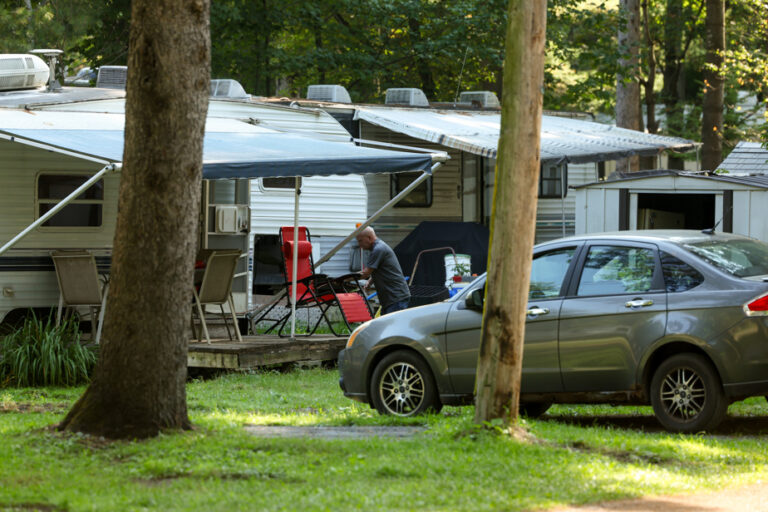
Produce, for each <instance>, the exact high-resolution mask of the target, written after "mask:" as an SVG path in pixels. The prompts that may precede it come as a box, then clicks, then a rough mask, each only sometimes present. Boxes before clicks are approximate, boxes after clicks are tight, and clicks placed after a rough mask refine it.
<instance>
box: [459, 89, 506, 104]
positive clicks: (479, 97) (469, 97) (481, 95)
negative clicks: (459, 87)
mask: <svg viewBox="0 0 768 512" xmlns="http://www.w3.org/2000/svg"><path fill="white" fill-rule="evenodd" d="M459 104H462V105H475V104H477V105H479V106H481V107H485V108H499V107H500V106H501V105H500V104H499V98H498V97H497V96H496V93H494V92H491V91H464V92H463V93H461V94H460V95H459Z"/></svg>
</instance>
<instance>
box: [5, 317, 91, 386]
mask: <svg viewBox="0 0 768 512" xmlns="http://www.w3.org/2000/svg"><path fill="white" fill-rule="evenodd" d="M95 363H96V354H95V353H94V352H93V351H92V350H91V349H89V348H87V347H85V346H83V345H82V344H81V343H80V331H79V325H78V322H77V321H74V320H67V321H64V322H62V323H61V325H59V326H56V325H54V321H53V319H52V317H50V316H49V317H48V318H47V319H45V320H44V319H42V318H38V317H37V316H36V315H31V316H30V317H28V318H27V319H26V320H25V321H24V324H23V325H22V326H21V327H19V328H18V329H16V330H15V331H13V332H12V333H11V334H9V335H7V336H5V337H4V338H3V339H2V340H1V341H0V384H11V385H16V386H74V385H77V384H80V383H82V382H87V381H88V376H89V375H90V372H91V370H92V369H93V366H94V364H95Z"/></svg>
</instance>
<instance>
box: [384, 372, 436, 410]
mask: <svg viewBox="0 0 768 512" xmlns="http://www.w3.org/2000/svg"><path fill="white" fill-rule="evenodd" d="M424 393H425V389H424V376H423V375H422V374H421V372H420V371H419V370H418V369H417V368H416V367H415V366H413V365H412V364H410V363H407V362H404V361H400V362H396V363H394V364H392V365H390V366H388V367H387V369H386V370H384V373H383V374H382V376H381V379H380V380H379V397H380V398H381V401H382V403H383V405H384V407H386V408H387V410H388V411H389V412H390V413H391V414H395V415H398V416H410V415H412V414H414V413H415V412H416V411H417V410H418V409H419V407H420V406H421V404H422V402H423V400H424Z"/></svg>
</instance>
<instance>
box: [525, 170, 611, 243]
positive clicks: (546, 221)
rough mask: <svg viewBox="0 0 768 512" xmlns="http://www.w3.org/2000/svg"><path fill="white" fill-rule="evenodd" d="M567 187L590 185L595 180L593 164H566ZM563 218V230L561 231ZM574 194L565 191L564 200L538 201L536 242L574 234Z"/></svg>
mask: <svg viewBox="0 0 768 512" xmlns="http://www.w3.org/2000/svg"><path fill="white" fill-rule="evenodd" d="M567 172H568V177H567V183H568V186H569V187H571V186H579V185H586V184H587V183H592V182H594V181H595V180H596V179H597V167H596V165H595V164H594V163H587V164H568V170H567ZM563 217H565V230H563ZM575 217H576V194H575V193H574V190H570V189H569V190H567V191H566V196H565V199H562V200H561V199H539V200H538V207H537V210H536V242H537V243H539V242H545V241H547V240H554V239H555V238H560V237H562V236H567V235H573V234H574V232H575Z"/></svg>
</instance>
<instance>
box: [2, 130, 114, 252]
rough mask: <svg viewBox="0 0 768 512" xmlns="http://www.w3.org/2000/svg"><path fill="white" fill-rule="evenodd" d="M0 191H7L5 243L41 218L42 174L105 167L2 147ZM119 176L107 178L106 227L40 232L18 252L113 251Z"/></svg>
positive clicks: (22, 147)
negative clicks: (39, 186) (38, 187)
mask: <svg viewBox="0 0 768 512" xmlns="http://www.w3.org/2000/svg"><path fill="white" fill-rule="evenodd" d="M0 161H2V162H4V163H3V167H2V172H1V173H0V190H3V215H2V216H0V239H1V240H2V241H3V243H5V242H7V241H9V240H10V239H12V238H13V237H14V236H16V235H18V234H19V233H20V232H21V231H22V230H24V229H25V228H26V227H27V226H29V225H30V224H32V222H34V221H35V219H36V218H37V215H36V211H35V208H36V204H35V187H36V183H37V181H36V180H37V176H38V174H39V173H41V172H60V171H65V172H71V173H90V174H94V173H96V172H98V171H99V170H100V169H101V168H102V167H103V165H101V164H98V163H94V162H88V161H84V160H78V159H75V158H72V157H68V156H65V155H62V154H59V153H53V152H49V151H43V150H40V149H36V148H32V147H29V146H25V145H22V144H16V143H11V142H2V143H0ZM119 180H120V177H119V174H116V173H110V174H107V175H106V176H104V203H103V208H102V225H101V227H98V228H82V229H78V228H60V229H58V230H53V229H50V228H38V229H36V230H35V231H33V232H32V233H30V234H29V235H27V236H26V238H24V239H22V240H21V241H19V242H18V243H17V244H16V245H15V246H14V249H12V250H18V249H45V250H53V249H66V248H83V249H98V248H110V247H111V246H112V239H113V238H114V234H115V223H116V219H117V195H118V192H119ZM7 255H8V253H6V256H7Z"/></svg>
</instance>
